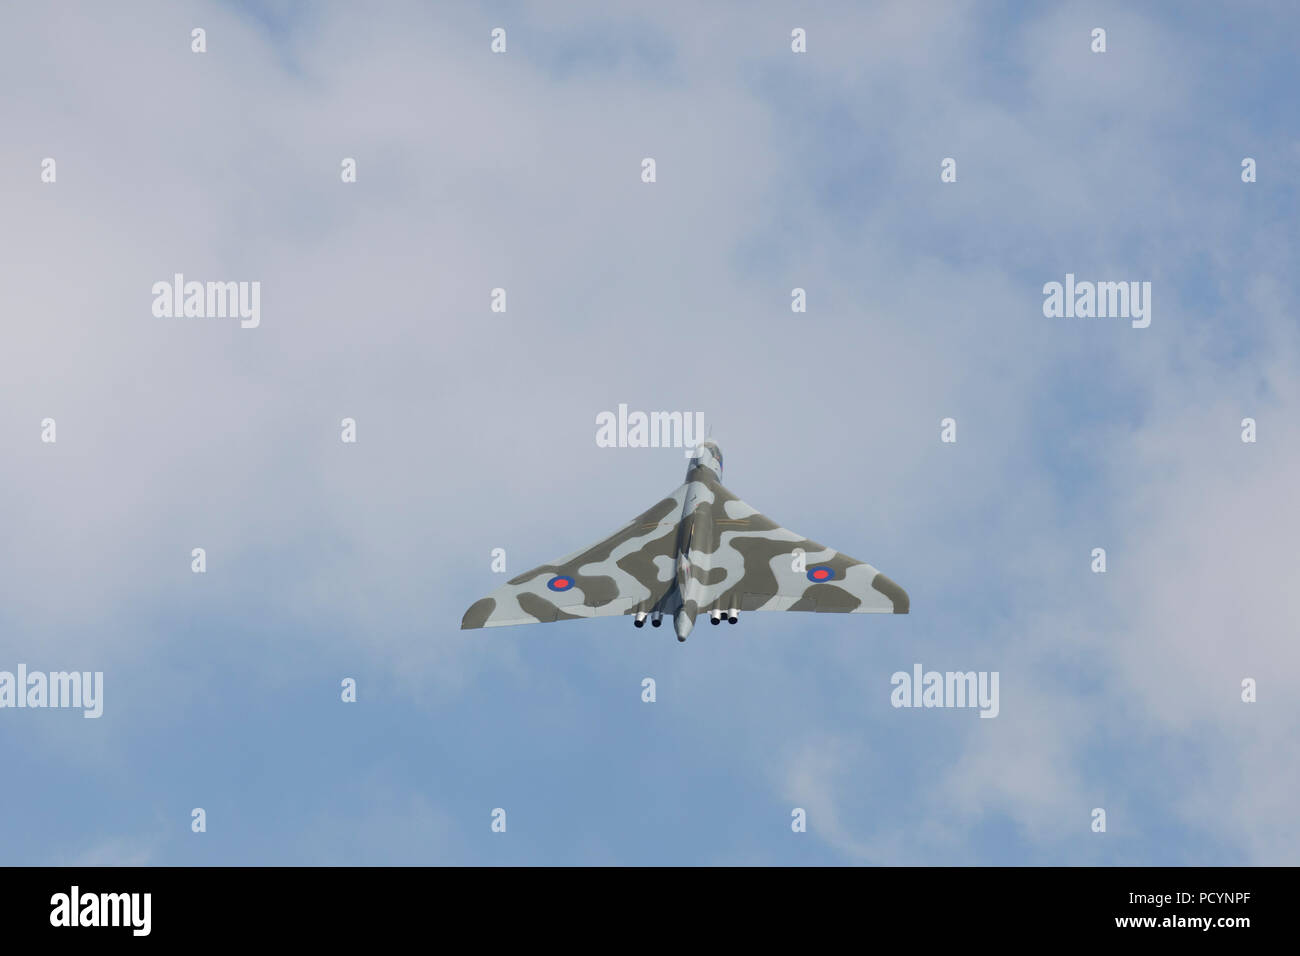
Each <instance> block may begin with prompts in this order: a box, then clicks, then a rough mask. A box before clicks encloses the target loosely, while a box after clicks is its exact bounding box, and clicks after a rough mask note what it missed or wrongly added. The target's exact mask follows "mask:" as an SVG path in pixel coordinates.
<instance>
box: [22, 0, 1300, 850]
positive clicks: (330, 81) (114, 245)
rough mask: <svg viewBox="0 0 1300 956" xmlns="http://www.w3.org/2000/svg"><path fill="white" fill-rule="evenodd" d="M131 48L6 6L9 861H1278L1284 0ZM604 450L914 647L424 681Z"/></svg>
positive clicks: (283, 10) (1290, 210)
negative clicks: (697, 427) (1097, 293)
mask: <svg viewBox="0 0 1300 956" xmlns="http://www.w3.org/2000/svg"><path fill="white" fill-rule="evenodd" d="M135 7H136V10H135V12H134V13H132V14H131V15H126V14H124V13H123V12H122V11H121V10H118V9H114V8H109V7H105V6H103V5H99V4H91V3H83V4H75V3H71V4H60V5H57V6H51V5H44V4H23V5H16V4H9V5H6V6H5V7H4V9H3V12H0V119H2V120H3V127H4V130H5V135H4V136H3V137H0V182H2V183H3V194H2V197H0V209H3V216H2V217H0V305H2V306H3V312H2V315H3V319H2V324H0V328H2V329H3V337H2V339H0V346H2V347H0V448H2V449H3V456H4V457H3V460H2V461H0V492H3V494H2V495H0V501H2V502H3V504H0V530H3V535H2V536H0V540H2V541H3V544H0V671H11V672H12V671H16V670H17V668H18V666H19V665H20V664H22V665H25V666H26V667H27V669H28V670H29V671H64V670H77V671H90V672H102V673H103V687H104V691H103V714H102V716H101V717H99V718H98V719H84V718H83V716H82V713H81V711H80V710H74V709H26V708H24V709H14V708H0V766H3V767H4V768H5V771H4V779H5V785H4V786H3V787H0V863H4V864H32V865H37V864H55V865H59V864H106V865H107V864H128V865H166V864H175V865H237V864H308V865H345V864H367V865H372V864H373V865H383V864H457V865H459V864H489V865H498V864H502V865H503V864H537V865H542V864H545V865H553V864H558V865H586V864H613V865H668V864H689V865H767V864H777V865H781V864H786V865H791V864H793V865H953V864H956V865H967V864H993V865H1043V864H1070V865H1100V864H1118V865H1157V864H1158V865H1196V864H1226V865H1243V864H1245V865H1254V864H1296V863H1297V862H1300V831H1298V829H1297V823H1296V816H1295V808H1296V806H1297V804H1300V761H1298V760H1297V759H1296V745H1295V741H1296V739H1297V735H1298V733H1300V706H1298V705H1297V700H1298V699H1300V650H1297V634H1298V633H1300V589H1297V588H1296V586H1295V582H1296V560H1295V555H1294V542H1295V541H1296V540H1297V539H1300V504H1298V503H1297V496H1296V492H1295V488H1296V476H1297V475H1298V474H1300V424H1298V423H1300V335H1298V331H1300V330H1298V328H1297V313H1296V302H1297V298H1298V297H1300V282H1298V281H1297V270H1296V250H1297V228H1298V227H1297V206H1298V203H1297V187H1296V182H1297V175H1298V172H1300V171H1298V168H1297V167H1298V166H1300V139H1297V133H1296V129H1297V120H1300V98H1298V97H1297V95H1296V93H1295V90H1297V89H1300V84H1298V83H1297V82H1296V80H1297V77H1296V75H1295V67H1294V42H1293V39H1292V38H1293V37H1294V36H1295V34H1296V29H1297V26H1300V17H1298V16H1297V13H1296V11H1295V8H1294V7H1293V6H1292V5H1290V4H1287V3H1281V2H1278V3H1272V2H1244V3H1239V4H1233V5H1231V6H1230V7H1220V6H1219V5H1215V4H1207V3H1190V4H1188V3H1178V4H1173V3H1153V4H1143V5H1141V6H1139V7H1133V6H1132V5H1128V4H1120V3H1104V2H1098V3H1064V4H1053V5H1044V6H1042V7H1037V6H1035V7H1033V8H1031V9H1025V8H1023V7H1022V6H1021V5H1019V4H1006V3H1004V4H988V3H983V4H976V3H960V2H954V3H937V2H936V3H932V4H925V5H923V7H922V5H917V4H913V3H907V2H895V3H891V2H883V3H871V4H851V3H833V2H827V3H817V4H793V5H792V4H787V3H775V2H744V3H742V2H732V3H717V4H709V5H697V4H680V3H675V2H665V3H661V4H654V5H650V6H648V7H647V6H645V5H642V6H641V7H639V8H634V7H630V6H626V7H624V6H617V5H609V4H604V3H599V2H595V0H591V2H574V3H566V4H563V5H559V4H544V3H501V4H481V5H473V4H416V3H401V2H396V0H394V2H385V3H383V4H374V5H367V6H366V7H365V9H364V10H363V9H361V8H359V7H358V6H357V5H355V4H345V3H313V4H299V3H265V4H255V3H251V2H246V3H195V2H177V3H161V2H160V3H141V4H138V5H135ZM498 27H499V28H501V29H503V30H505V31H506V33H505V36H506V50H505V52H502V53H493V52H492V49H491V44H492V31H493V30H494V28H498ZM195 28H202V29H203V30H204V31H205V40H206V51H205V52H202V53H196V52H193V51H192V49H191V44H192V31H193V30H194V29H195ZM796 28H797V29H802V30H804V31H805V32H806V52H804V53H795V52H794V51H793V50H792V48H791V45H792V39H791V31H792V30H795V29H796ZM1095 28H1102V29H1104V30H1105V31H1106V50H1105V52H1104V53H1101V52H1093V50H1092V49H1091V48H1092V46H1093V43H1094V41H1093V30H1094V29H1095ZM647 157H650V158H653V159H654V160H655V173H656V174H655V181H654V182H652V183H647V182H644V181H643V178H642V168H643V166H642V163H643V160H644V159H645V158H647ZM1247 157H1249V158H1252V159H1253V160H1254V161H1255V164H1256V171H1257V174H1256V181H1254V182H1243V179H1242V161H1243V159H1245V158H1247ZM345 158H351V159H353V160H355V163H356V171H357V174H356V181H355V182H344V181H343V176H342V175H341V168H342V163H343V161H344V160H345ZM946 158H952V159H954V160H955V162H956V181H954V182H944V181H942V179H941V171H942V170H941V164H942V162H943V161H944V160H945V159H946ZM46 159H53V160H54V161H55V164H56V165H55V167H54V168H55V179H54V181H53V182H48V181H44V179H45V173H44V169H45V167H44V166H43V163H44V161H45V160H46ZM176 273H182V274H184V275H185V276H186V277H187V278H188V279H192V280H198V281H208V280H211V281H247V282H252V281H257V282H259V283H260V289H261V300H260V322H259V324H258V325H257V327H256V328H242V327H241V325H240V323H239V321H238V320H237V319H230V318H169V317H160V316H157V315H155V314H154V310H153V308H152V306H153V302H154V293H153V292H152V291H151V290H152V288H153V286H154V284H155V283H156V282H159V281H164V282H169V281H170V280H171V278H172V276H173V275H174V274H176ZM1067 274H1073V275H1074V276H1076V277H1077V278H1078V279H1079V280H1080V281H1083V280H1090V281H1136V282H1150V283H1151V323H1150V325H1149V326H1148V327H1146V328H1134V327H1133V326H1132V324H1131V323H1130V322H1129V321H1128V320H1126V319H1123V318H1114V317H1111V318H1065V317H1048V316H1046V315H1045V314H1044V310H1043V302H1044V285H1045V284H1047V283H1050V282H1064V281H1065V276H1066V275H1067ZM497 288H503V289H505V290H506V292H507V308H506V311H505V312H494V311H493V310H492V308H491V295H492V290H493V289H497ZM796 288H799V289H803V290H805V293H806V301H807V309H806V311H805V312H795V311H792V308H791V301H792V300H791V291H792V290H793V289H796ZM620 404H626V405H628V406H629V408H631V409H634V410H637V409H639V410H646V411H650V410H664V411H673V410H676V411H684V412H691V413H694V412H700V413H702V414H703V415H704V417H705V421H706V423H707V424H708V426H709V427H710V428H711V430H712V437H713V438H714V439H715V440H716V441H717V442H718V444H719V445H720V446H721V447H722V449H723V451H724V453H725V455H726V469H727V470H726V474H725V476H724V480H725V482H726V484H727V486H728V487H729V488H730V489H731V490H732V491H734V492H735V493H736V494H738V495H740V496H741V497H742V498H744V499H745V500H746V501H748V502H750V503H751V504H753V505H754V506H755V507H757V508H759V509H761V510H762V511H763V512H765V513H766V514H768V515H769V516H771V517H772V518H774V519H775V520H776V521H778V522H780V523H781V524H783V525H785V526H786V527H789V528H792V529H796V530H797V531H798V532H799V533H800V534H803V535H807V536H808V537H810V538H812V539H814V540H817V541H822V542H825V543H827V544H829V545H830V546H832V547H835V548H838V549H840V550H842V551H844V552H845V553H847V554H850V555H852V556H854V557H856V558H858V559H860V560H863V561H867V562H869V563H871V564H872V565H874V566H876V567H877V568H879V569H880V570H881V571H883V572H884V573H885V574H887V575H888V576H889V577H890V578H892V579H893V580H895V581H897V582H898V583H899V584H900V585H902V586H903V587H904V588H906V589H907V591H908V593H909V595H910V599H911V612H910V613H909V614H908V615H906V616H900V615H892V616H886V615H829V614H828V615H812V614H763V613H745V614H742V615H741V618H740V621H739V623H738V624H737V625H735V626H734V627H733V626H726V625H724V626H722V627H721V628H711V627H708V626H705V627H703V628H699V627H697V629H696V631H695V633H694V634H693V635H692V636H691V637H690V639H689V640H688V641H687V642H686V643H684V644H679V643H678V642H677V641H676V640H675V639H674V636H673V634H672V631H671V629H670V628H667V627H665V628H660V629H657V630H655V629H651V628H645V629H641V630H636V629H634V628H632V627H631V625H630V623H629V619H628V618H625V617H619V618H603V619H595V620H588V621H580V622H568V623H559V624H548V625H538V626H534V627H516V628H499V629H486V630H474V631H461V630H460V629H459V624H460V620H461V616H462V614H463V613H464V611H465V609H466V608H468V607H469V605H470V604H472V603H473V602H474V601H475V600H477V599H478V598H479V597H482V596H483V595H485V594H487V593H488V592H490V591H492V590H493V589H495V588H496V587H498V586H499V585H500V584H502V583H504V580H505V578H506V577H509V576H512V575H514V574H516V573H519V572H521V571H524V570H527V569H529V568H531V567H534V566H536V565H539V564H542V563H544V562H547V561H550V560H552V559H554V558H556V557H558V556H560V555H564V554H567V553H569V552H571V551H574V550H576V549H577V548H579V547H582V546H584V545H586V544H590V543H593V542H595V541H597V540H599V539H600V538H601V537H603V536H605V535H606V534H608V533H610V532H611V531H613V530H614V529H616V528H618V527H619V526H620V525H622V524H623V523H624V522H626V521H627V520H629V519H630V518H632V517H633V516H635V515H637V514H639V513H640V512H642V511H643V510H645V509H646V508H648V507H649V506H650V505H651V504H653V503H654V502H656V501H658V500H659V499H660V498H662V497H663V496H664V495H666V494H667V493H668V492H670V491H671V490H672V489H674V488H675V487H676V486H677V485H678V484H679V483H680V481H681V478H682V474H683V473H684V466H685V458H684V455H683V452H682V451H681V450H680V449H673V448H667V449H665V448H602V447H598V445H597V443H596V441H595V434H596V427H595V422H596V417H597V416H598V415H599V414H600V413H601V412H603V411H613V410H616V409H617V408H618V406H619V405H620ZM345 418H351V419H353V420H354V421H355V423H356V436H357V440H356V441H355V442H344V441H342V440H341V433H342V428H341V422H342V420H343V419H345ZM1246 418H1250V419H1253V420H1254V422H1255V428H1256V435H1255V437H1256V440H1255V441H1253V442H1245V441H1243V440H1242V435H1243V424H1242V422H1243V419H1246ZM46 419H53V420H54V421H55V423H56V440H55V441H53V442H49V441H45V440H43V435H44V433H45V432H46V430H47V429H46V426H45V425H44V424H43V422H44V421H45V420H46ZM945 419H952V420H953V421H954V422H955V428H956V441H953V442H945V441H942V440H941V437H942V435H941V422H943V421H944V420H945ZM200 547H201V548H203V549H204V550H205V554H206V571H205V572H204V573H201V574H196V573H194V572H193V571H192V567H191V562H192V551H193V549H194V548H200ZM497 548H501V549H504V550H505V554H506V564H507V573H506V574H504V575H503V574H500V573H494V571H493V570H492V552H493V550H494V549H497ZM1095 548H1104V549H1105V552H1106V571H1105V573H1095V572H1094V570H1093V566H1094V557H1093V551H1094V549H1095ZM701 623H703V622H702V621H701ZM917 664H920V665H921V666H922V667H923V668H924V669H926V670H931V669H933V670H937V671H941V672H944V671H960V672H966V671H979V672H990V673H991V672H997V674H998V675H999V678H1000V705H999V712H998V714H997V716H996V718H993V719H981V718H980V717H979V714H978V712H977V711H975V710H972V709H969V708H965V709H963V708H897V707H894V706H892V704H891V693H892V691H893V689H894V688H893V685H892V684H891V675H893V674H895V672H898V671H905V672H909V673H910V672H911V671H912V669H913V667H914V666H915V665H917ZM347 678H351V679H352V680H354V681H355V682H356V697H357V699H356V701H355V702H354V703H347V702H344V701H343V700H342V692H341V686H342V682H343V681H344V680H345V679H347ZM646 678H652V679H653V680H654V681H655V687H656V699H655V701H654V702H653V703H647V702H645V701H643V699H642V686H643V685H642V682H643V680H644V679H646ZM1243 682H1253V686H1254V698H1255V699H1254V700H1252V701H1249V702H1248V701H1246V700H1243V694H1244V691H1243ZM1247 696H1249V695H1247ZM196 808H202V810H203V811H204V819H205V824H206V829H205V830H204V831H203V832H195V831H194V829H193V820H194V818H193V811H194V810H195V809H196ZM498 808H500V809H503V810H504V811H505V814H506V821H507V824H506V829H505V832H494V831H493V828H492V822H493V811H494V810H496V809H498ZM795 808H800V809H802V810H804V812H805V814H806V821H807V827H806V832H795V831H794V829H793V828H792V811H793V810H794V809H795ZM1098 809H1100V810H1104V811H1105V830H1104V832H1099V831H1098V830H1097V829H1096V822H1095V821H1096V819H1097V817H1096V814H1095V811H1096V810H1098Z"/></svg>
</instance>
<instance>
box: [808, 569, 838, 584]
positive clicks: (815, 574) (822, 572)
mask: <svg viewBox="0 0 1300 956" xmlns="http://www.w3.org/2000/svg"><path fill="white" fill-rule="evenodd" d="M808 580H809V581H814V582H816V583H817V584H821V583H822V582H823V581H834V580H835V569H834V568H829V567H827V566H826V565H824V564H819V565H817V566H816V567H814V568H809V569H808Z"/></svg>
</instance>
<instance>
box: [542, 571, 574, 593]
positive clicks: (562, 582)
mask: <svg viewBox="0 0 1300 956" xmlns="http://www.w3.org/2000/svg"><path fill="white" fill-rule="evenodd" d="M546 586H547V587H548V588H550V589H551V590H552V591H567V590H569V588H571V587H573V578H570V577H566V576H565V575H563V574H561V575H560V576H559V577H555V578H551V580H549V581H547V582H546Z"/></svg>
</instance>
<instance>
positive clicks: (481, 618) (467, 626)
mask: <svg viewBox="0 0 1300 956" xmlns="http://www.w3.org/2000/svg"><path fill="white" fill-rule="evenodd" d="M496 606H497V602H496V601H495V600H494V599H493V598H483V599H482V600H481V601H475V602H474V603H473V604H471V605H470V607H469V610H468V611H466V612H465V616H464V617H463V618H461V621H460V629H461V630H462V631H472V630H475V629H476V628H480V627H482V626H483V625H484V624H486V623H487V619H488V618H489V617H491V616H492V612H493V611H494V610H496Z"/></svg>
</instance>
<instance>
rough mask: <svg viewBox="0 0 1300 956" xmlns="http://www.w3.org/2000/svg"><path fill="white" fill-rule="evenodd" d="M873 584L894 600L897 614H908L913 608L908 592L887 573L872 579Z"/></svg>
mask: <svg viewBox="0 0 1300 956" xmlns="http://www.w3.org/2000/svg"><path fill="white" fill-rule="evenodd" d="M871 586H872V587H873V588H875V589H876V590H877V591H879V592H880V593H881V594H883V595H884V596H885V597H887V598H889V600H890V601H891V602H893V605H894V613H895V614H906V613H907V612H908V611H909V610H910V609H911V607H912V602H911V599H910V598H908V596H907V592H906V591H904V590H903V589H902V588H900V587H899V586H898V585H897V584H895V583H894V582H893V581H891V580H890V579H889V578H887V577H885V575H883V574H877V575H876V576H875V578H874V579H873V580H872V582H871Z"/></svg>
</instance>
